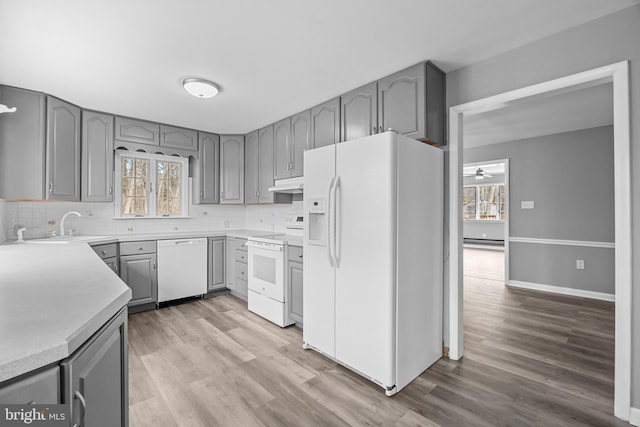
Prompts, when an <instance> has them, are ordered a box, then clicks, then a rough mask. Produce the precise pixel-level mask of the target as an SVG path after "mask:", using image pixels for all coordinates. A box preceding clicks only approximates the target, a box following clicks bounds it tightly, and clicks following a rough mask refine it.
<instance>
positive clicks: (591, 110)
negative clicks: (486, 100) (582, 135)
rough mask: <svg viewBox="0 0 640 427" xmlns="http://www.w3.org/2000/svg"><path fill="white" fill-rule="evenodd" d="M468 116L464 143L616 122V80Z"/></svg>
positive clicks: (471, 145) (513, 138) (492, 141)
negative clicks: (614, 115) (614, 116)
mask: <svg viewBox="0 0 640 427" xmlns="http://www.w3.org/2000/svg"><path fill="white" fill-rule="evenodd" d="M499 107H500V108H496V109H495V110H491V111H486V112H483V113H480V114H475V115H471V116H465V117H464V122H463V129H464V134H463V138H464V147H465V148H474V147H479V146H483V145H488V144H497V143H500V142H506V141H517V140H520V139H526V138H534V137H538V136H544V135H553V134H556V133H561V132H569V131H575V130H581V129H590V128H593V127H598V126H606V125H611V124H613V84H612V83H602V84H599V85H595V86H587V87H580V88H576V89H575V90H563V91H559V92H555V93H547V94H544V95H540V96H537V97H531V98H526V99H524V100H522V101H518V102H515V103H512V104H509V105H506V106H499Z"/></svg>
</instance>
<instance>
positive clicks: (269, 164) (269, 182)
mask: <svg viewBox="0 0 640 427" xmlns="http://www.w3.org/2000/svg"><path fill="white" fill-rule="evenodd" d="M258 139H259V140H258V161H259V163H260V165H259V167H258V203H273V202H274V197H273V193H272V192H271V191H269V187H273V126H267V127H265V128H262V129H260V132H259V138H258Z"/></svg>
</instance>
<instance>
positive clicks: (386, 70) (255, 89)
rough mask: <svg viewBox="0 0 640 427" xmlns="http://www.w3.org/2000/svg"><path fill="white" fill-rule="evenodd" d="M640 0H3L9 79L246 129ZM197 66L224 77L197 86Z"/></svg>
mask: <svg viewBox="0 0 640 427" xmlns="http://www.w3.org/2000/svg"><path fill="white" fill-rule="evenodd" d="M639 2H640V0H607V1H602V0H557V1H547V2H544V4H541V2H540V1H539V0H518V1H513V0H485V1H477V0H456V1H444V0H439V1H436V0H348V1H345V0H321V1H313V2H312V1H300V0H269V1H261V0H253V1H249V0H182V1H169V0H162V1H160V0H110V1H102V2H96V1H87V0H65V1H51V0H21V1H15V0H0V58H1V60H0V83H3V84H8V85H13V86H18V87H24V88H29V89H33V90H39V91H44V92H47V93H51V94H54V95H56V96H59V97H61V98H63V99H66V100H68V101H70V102H73V103H76V104H78V105H80V106H82V107H86V108H91V109H96V110H102V111H108V112H115V113H118V114H122V115H129V116H133V117H139V118H145V119H149V120H155V121H159V122H164V123H170V124H175V125H179V126H185V127H190V128H195V129H201V130H208V131H215V132H219V133H246V132H249V131H251V130H254V129H256V128H259V127H262V126H265V125H267V124H269V123H272V122H274V121H276V120H279V119H282V118H284V117H287V116H289V115H291V114H294V113H297V112H299V111H301V110H303V109H306V108H308V107H311V106H313V105H315V104H318V103H320V102H322V101H325V100H327V99H329V98H331V97H334V96H337V95H340V94H341V93H344V92H346V91H348V90H350V89H353V88H355V87H357V86H360V85H362V84H365V83H368V82H370V81H373V80H375V79H377V78H379V77H382V76H385V75H387V74H390V73H392V72H395V71H398V70H400V69H402V68H404V67H407V66H409V65H412V64H415V63H417V62H420V61H423V60H425V59H432V60H433V61H434V62H435V63H436V64H437V65H438V66H440V67H441V68H443V69H444V70H445V71H451V70H453V69H456V68H459V67H462V66H465V65H468V64H471V63H473V62H476V61H479V60H481V59H484V58H487V57H490V56H492V55H495V54H497V53H500V52H503V51H506V50H509V49H513V48H515V47H517V46H521V45H523V44H526V43H529V42H531V41H534V40H536V39H539V38H542V37H545V36H548V35H550V34H553V33H556V32H559V31H562V30H564V29H566V28H569V27H573V26H575V25H578V24H581V23H584V22H588V21H591V20H593V19H596V18H598V17H600V16H604V15H607V14H609V13H613V12H615V11H617V10H620V9H623V8H625V7H628V6H631V5H634V4H638V3H639ZM189 76H195V77H202V78H207V79H210V80H213V81H214V82H216V83H218V84H219V85H220V86H221V87H222V92H221V94H220V95H219V96H218V97H216V98H213V99H209V100H201V99H197V98H193V97H191V96H189V95H187V94H186V93H185V92H184V91H183V89H182V87H181V85H180V82H181V81H182V80H183V79H184V78H185V77H189Z"/></svg>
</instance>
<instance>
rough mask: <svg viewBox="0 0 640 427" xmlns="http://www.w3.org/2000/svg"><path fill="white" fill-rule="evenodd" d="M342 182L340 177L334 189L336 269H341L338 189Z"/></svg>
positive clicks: (334, 253) (334, 251)
mask: <svg viewBox="0 0 640 427" xmlns="http://www.w3.org/2000/svg"><path fill="white" fill-rule="evenodd" d="M341 183H342V180H341V179H340V177H338V179H336V185H335V186H334V189H333V206H334V211H335V216H334V217H333V228H334V229H335V233H334V238H333V259H334V263H335V264H336V268H337V267H340V252H339V251H338V249H339V248H340V222H339V221H338V218H340V215H341V212H340V205H339V204H338V189H339V188H340V187H341V185H340V184H341Z"/></svg>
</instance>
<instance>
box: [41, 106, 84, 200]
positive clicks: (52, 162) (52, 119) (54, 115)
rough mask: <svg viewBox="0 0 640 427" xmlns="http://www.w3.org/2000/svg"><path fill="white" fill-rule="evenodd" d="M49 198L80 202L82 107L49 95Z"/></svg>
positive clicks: (47, 150) (47, 167) (47, 156)
mask: <svg viewBox="0 0 640 427" xmlns="http://www.w3.org/2000/svg"><path fill="white" fill-rule="evenodd" d="M46 159H47V162H46V176H47V186H48V187H47V197H46V198H47V200H67V201H75V202H78V201H80V108H78V107H76V106H74V105H71V104H69V103H67V102H64V101H61V100H59V99H57V98H54V97H52V96H47V139H46Z"/></svg>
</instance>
